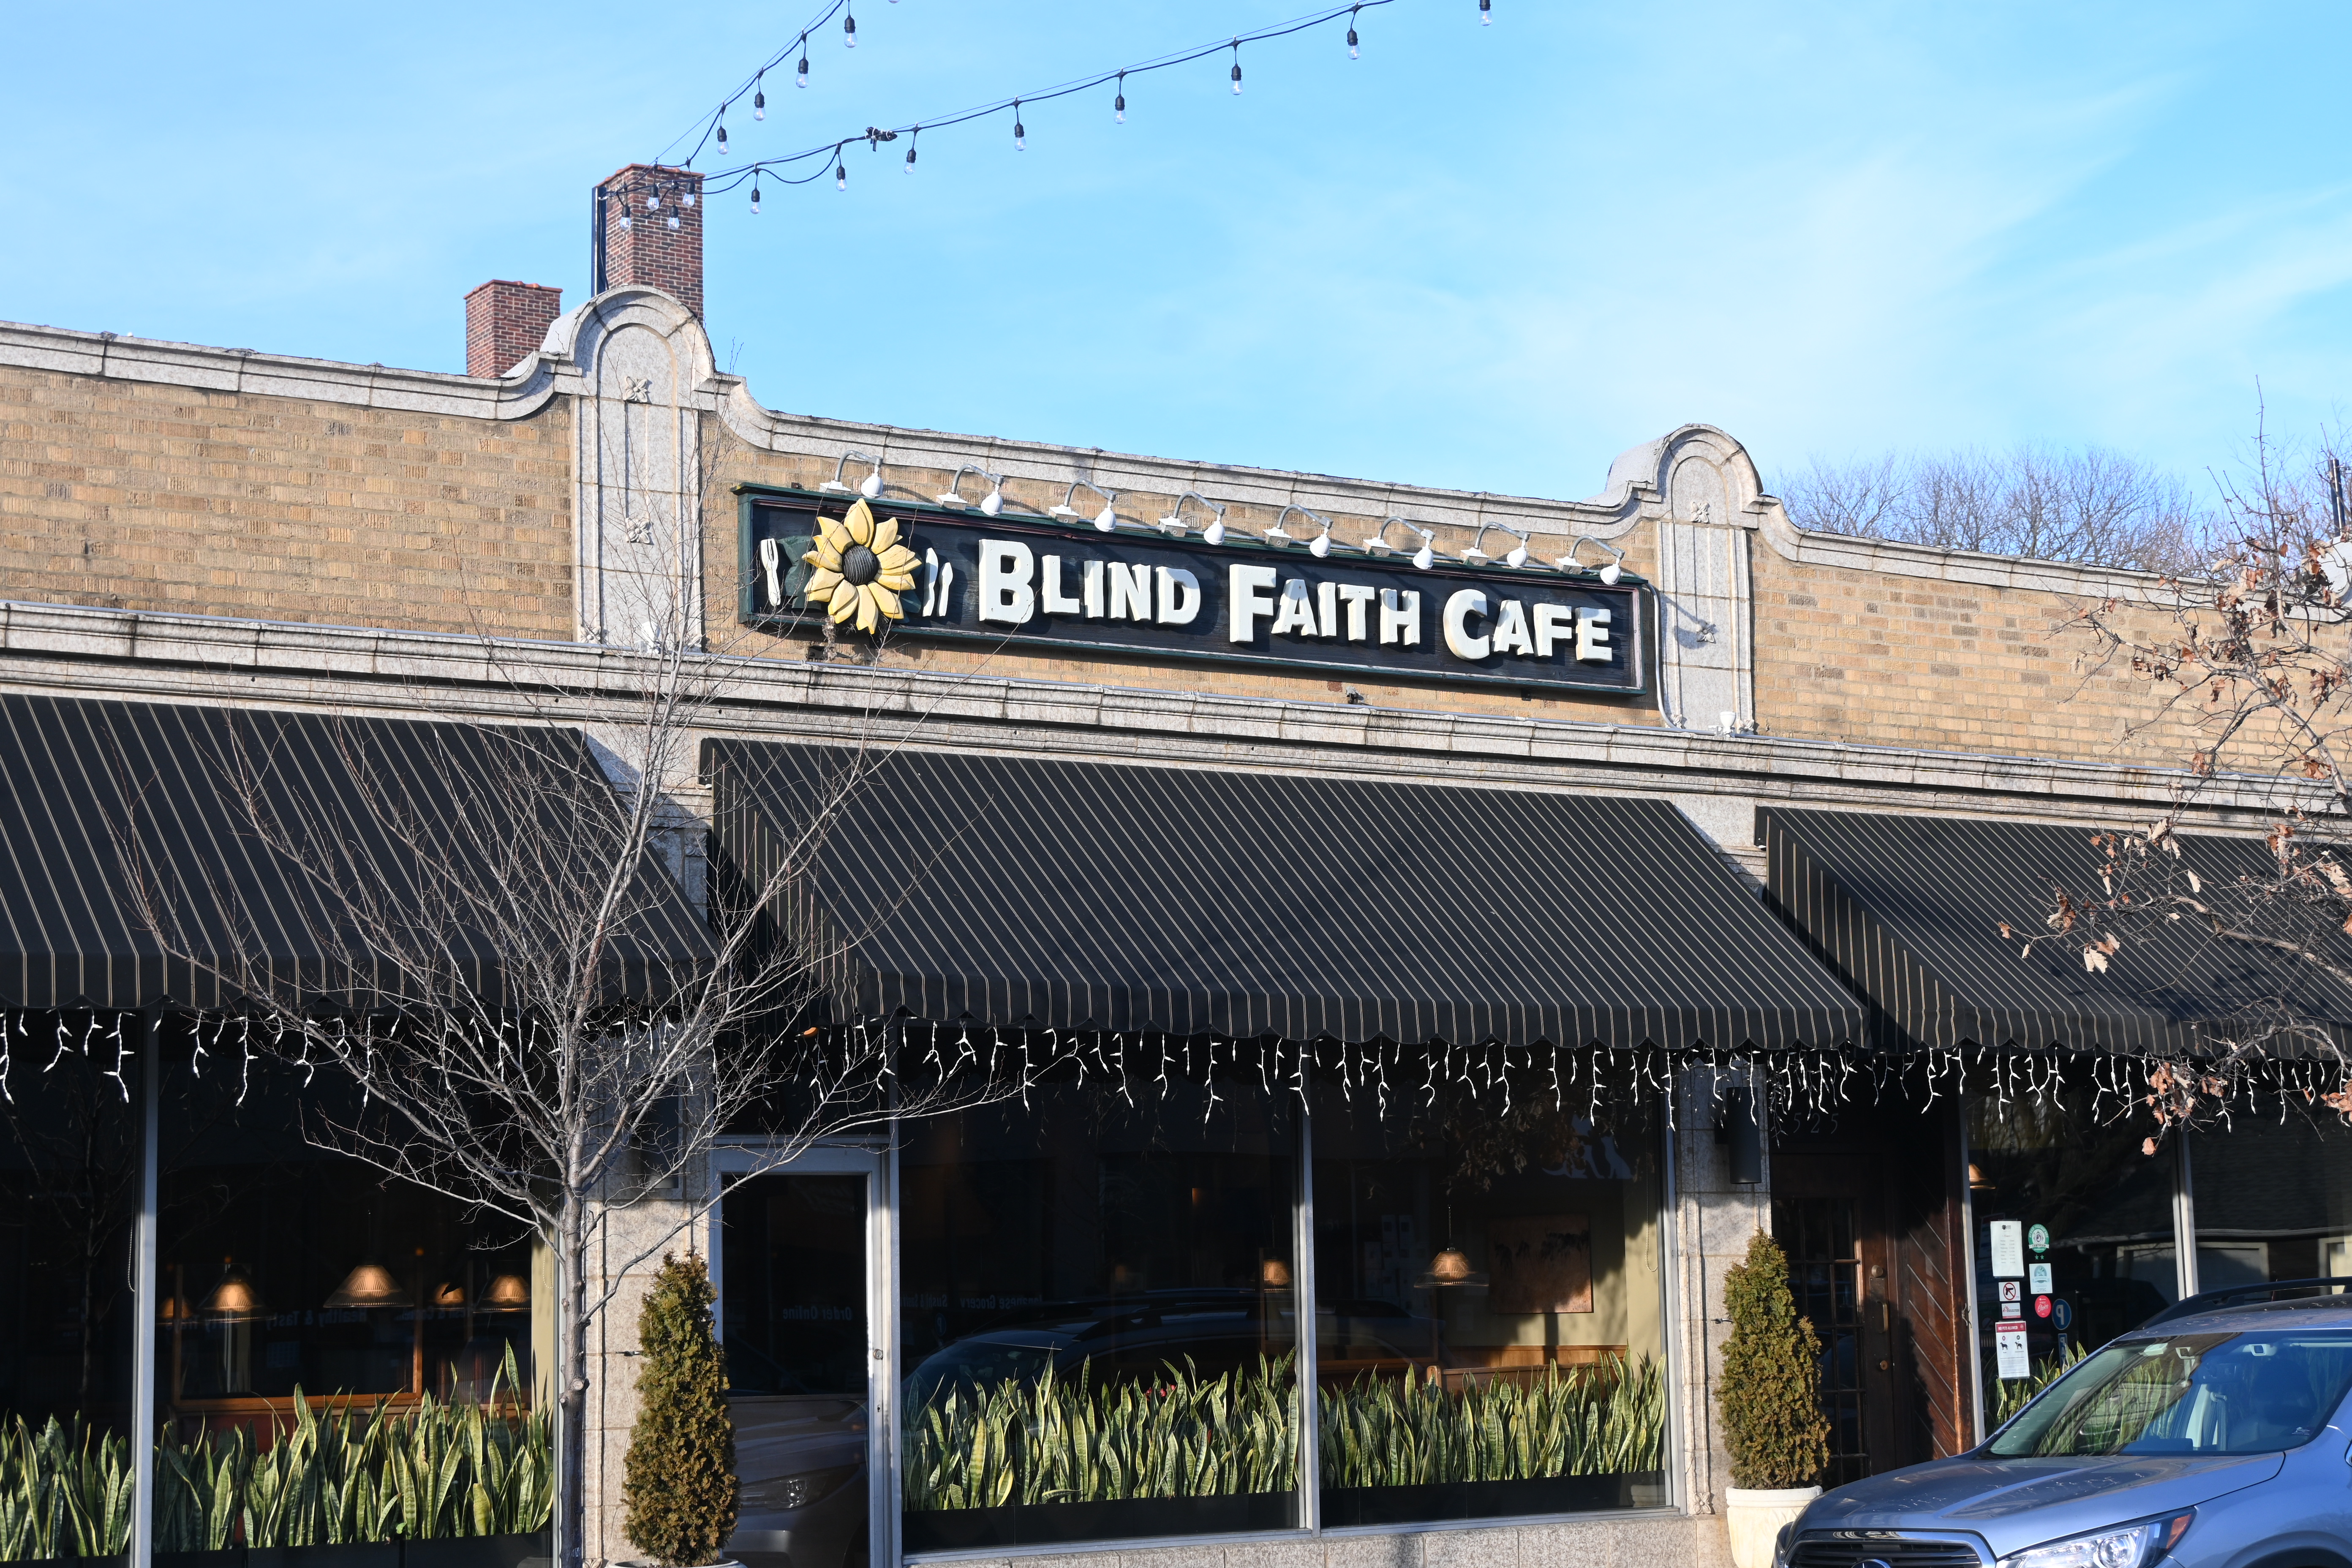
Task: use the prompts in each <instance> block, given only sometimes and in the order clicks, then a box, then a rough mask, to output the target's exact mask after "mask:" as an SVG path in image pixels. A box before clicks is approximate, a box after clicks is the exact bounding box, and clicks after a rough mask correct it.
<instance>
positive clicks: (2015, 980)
mask: <svg viewBox="0 0 2352 1568" xmlns="http://www.w3.org/2000/svg"><path fill="white" fill-rule="evenodd" d="M1756 817H1757V830H1758V835H1759V837H1761V838H1762V840H1763V842H1764V846H1765V851H1766V855H1767V858H1768V861H1769V871H1768V874H1767V881H1766V886H1767V889H1768V890H1769V893H1770V895H1771V897H1772V899H1773V900H1774V901H1776V902H1777V903H1778V904H1779V905H1780V908H1781V909H1782V910H1785V911H1786V912H1787V914H1788V916H1789V918H1790V921H1792V922H1793V923H1795V924H1796V925H1797V926H1798V927H1799V929H1801V930H1802V931H1804V932H1805V934H1806V935H1807V937H1808V938H1810V939H1811V942H1812V943H1813V945H1814V948H1815V951H1817V952H1820V953H1821V954H1822V957H1823V958H1825V959H1826V960H1828V962H1829V963H1830V964H1831V965H1832V967H1834V968H1835V969H1836V970H1837V971H1838V972H1839V973H1842V974H1843V975H1844V976H1846V977H1847V979H1848V980H1849V981H1850V982H1851V983H1852V984H1853V986H1854V987H1855V988H1856V989H1857V990H1859V991H1860V992H1862V993H1863V994H1864V996H1866V997H1868V998H1869V999H1870V1001H1871V1002H1872V1004H1873V1005H1874V1007H1875V1008H1876V1009H1877V1016H1875V1017H1874V1020H1873V1036H1874V1039H1875V1040H1876V1041H1877V1043H1879V1044H1881V1045H1883V1046H1886V1047H1892V1048H1897V1049H1901V1048H1918V1047H1925V1046H1934V1047H1954V1046H1961V1045H1973V1046H1982V1047H2022V1048H2026V1049H2032V1050H2043V1049H2063V1050H2077V1051H2096V1052H2124V1053H2133V1054H2138V1053H2146V1052H2159V1053H2166V1054H2172V1053H2185V1054H2189V1055H2197V1054H2201V1053H2202V1051H2203V1049H2204V1048H2205V1047H2207V1046H2208V1045H2209V1044H2210V1043H2211V1042H2213V1041H2215V1040H2217V1039H2220V1038H2222V1037H2231V1036H2237V1035H2242V1034H2243V1033H2244V1032H2245V1030H2246V1028H2247V1027H2248V1026H2250V1024H2253V1023H2255V1022H2257V1021H2259V1020H2260V1019H2263V1018H2265V1017H2276V1016H2278V1015H2279V1011H2280V1009H2281V1008H2282V1007H2284V1009H2285V1010H2286V1011H2287V1012H2290V1013H2292V1014H2294V1016H2298V1017H2301V1018H2304V1019H2308V1020H2317V1021H2321V1022H2322V1023H2323V1026H2330V1027H2332V1028H2333V1029H2334V1031H2335V1032H2336V1035H2337V1036H2338V1037H2339V1039H2343V1040H2345V1041H2346V1042H2347V1044H2352V990H2347V988H2346V987H2344V986H2343V985H2341V984H2338V983H2337V982H2336V981H2335V980H2333V979H2331V978H2329V977H2328V976H2327V975H2326V973H2323V972H2321V971H2318V970H2316V969H2314V968H2312V967H2311V966H2310V965H2307V964H2294V963H2287V962H2284V961H2281V960H2277V959H2274V958H2273V957H2271V956H2269V955H2268V954H2266V953H2264V952H2260V951H2258V950H2252V949H2249V948H2247V947H2246V946H2244V945H2243V944H2241V943H2232V942H2224V941H2222V940H2221V939H2219V938H2216V937H2215V936H2213V935H2212V934H2211V932H2210V931H2209V930H2208V929H2207V928H2205V927H2203V926H2200V925H2196V924H2194V923H2192V922H2189V921H2180V922H2177V923H2173V924H2168V925H2167V926H2166V927H2164V928H2163V929H2162V930H2160V931H2156V932H2152V933H2148V934H2147V935H2136V936H2135V937H2134V939H2133V940H2132V941H2131V942H2128V943H2126V945H2124V946H2123V947H2121V948H2120V949H2119V950H2118V951H2117V952H2116V953H2115V954H2114V955H2113V957H2111V958H2110V959H2109V961H2108V966H2107V968H2106V970H2105V972H2104V973H2092V972H2090V971H2088V970H2086V969H2085V968H2084V964H2083V962H2082V958H2081V954H2080V951H2079V949H2078V948H2069V947H2066V946H2064V945H2063V944H2052V945H2048V946H2044V947H2038V948H2036V949H2035V950H2034V951H2033V952H2032V954H2031V955H2030V956H2028V955H2026V954H2024V953H2023V952H2021V949H2022V947H2023V940H2022V939H2023V937H2024V936H2025V935H2026V934H2030V933H2033V932H2039V931H2047V930H2048V929H2049V928H2048V927H2047V926H2046V925H2045V924H2044V921H2045V919H2046V917H2047V916H2048V915H2049V913H2050V911H2051V910H2052V908H2053V889H2056V888H2060V887H2065V888H2070V889H2076V890H2077V891H2078V892H2079V891H2080V890H2081V889H2084V887H2085V886H2089V887H2092V888H2095V887H2096V885H2097V879H2098V867H2099V863H2100V858H2101V856H2100V852H2099V851H2098V850H2097V849H2096V848H2095V847H2094V846H2093V845H2092V843H2091V838H2092V836H2093V834H2094V833H2095V832H2096V831H2097V830H2096V829H2094V828H2088V827H2066V826H2049V825H2044V824H2038V823H2020V822H1987V821H1973V820H1968V819H1963V818H1956V817H1941V816H1907V815H1896V814H1892V813H1889V814H1876V813H1863V812H1844V811H1803V810H1792V809H1787V808H1783V807H1779V806H1768V807H1764V808H1761V809H1759V811H1758V812H1757V814H1756ZM2180 842H2181V846H2182V850H2183V854H2184V855H2185V856H2186V857H2187V858H2188V862H2189V865H2190V866H2191V867H2192V868H2194V869H2195V870H2196V871H2197V872H2198V874H2199V875H2200V877H2201V878H2203V879H2205V880H2206V882H2207V883H2209V884H2210V885H2211V886H2213V887H2214V888H2215V889H2216V890H2217V896H2223V897H2226V896H2227V894H2226V892H2223V891H2221V890H2222V889H2227V888H2228V887H2230V886H2231V885H2232V884H2234V883H2235V882H2236V881H2237V879H2238V878H2239V877H2240V876H2241V875H2252V876H2257V877H2258V876H2260V875H2261V873H2262V871H2263V865H2264V863H2265V861H2266V858H2267V857H2266V855H2265V852H2264V850H2263V843H2262V841H2261V840H2260V839H2252V838H2242V837H2226V836H2222V835H2212V834H2189V835H2184V836H2182V837H2181V840H2180ZM2004 922H2005V923H2007V924H2008V926H2009V927H2010V928H2011V930H2012V931H2016V932H2018V933H2019V935H2018V936H2017V937H2013V938H2004V937H2003V936H2002V935H2001V926H2002V925H2003V923H2004ZM2320 940H2323V941H2325V940H2328V939H2326V938H2324V937H2323V938H2322V939H2320ZM2339 947H2342V948H2343V950H2344V951H2343V952H2342V953H2341V956H2342V957H2343V958H2345V959H2346V960H2347V961H2352V945H2346V944H2342V943H2340V941H2339ZM2330 1021H2332V1023H2331V1022H2330Z"/></svg>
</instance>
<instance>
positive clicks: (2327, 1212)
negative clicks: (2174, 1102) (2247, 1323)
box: [2189, 1100, 2352, 1290]
mask: <svg viewBox="0 0 2352 1568" xmlns="http://www.w3.org/2000/svg"><path fill="white" fill-rule="evenodd" d="M2280 1110H2281V1108H2280V1107H2279V1105H2278V1104H2277V1103H2276V1102H2275V1101H2274V1100H2257V1101H2256V1102H2255V1103H2253V1104H2251V1105H2248V1106H2246V1107H2245V1108H2244V1113H2243V1114H2242V1115H2239V1116H2236V1117H2233V1118H2232V1119H2231V1123H2230V1125H2229V1126H2228V1127H2226V1128H2217V1129H2215V1130H2213V1131H2208V1132H2201V1133H2193V1134H2191V1135H2190V1137H2189V1180H2190V1183H2191V1184H2192V1186H2193V1188H2194V1190H2195V1194H2196V1207H2195V1213H2196V1216H2197V1288H2198V1289H2200V1290H2224V1289H2229V1288H2230V1287H2231V1286H2233V1285H2256V1284H2261V1283H2263V1282H2264V1281H2267V1280H2273V1279H2327V1278H2339V1277H2352V1128H2347V1127H2346V1126H2345V1125H2344V1123H2343V1121H2341V1120H2340V1119H2338V1118H2337V1117H2336V1114H2335V1113H2334V1112H2332V1111H2327V1110H2322V1111H2320V1112H2319V1114H2318V1115H2317V1116H2313V1115H2311V1114H2310V1113H2309V1112H2308V1111H2306V1110H2305V1109H2304V1108H2303V1107H2301V1106H2298V1105H2294V1104H2290V1105H2288V1106H2287V1107H2286V1108H2285V1114H2284V1115H2283V1116H2282V1115H2281V1114H2280Z"/></svg>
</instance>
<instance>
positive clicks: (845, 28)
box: [841, 12, 857, 49]
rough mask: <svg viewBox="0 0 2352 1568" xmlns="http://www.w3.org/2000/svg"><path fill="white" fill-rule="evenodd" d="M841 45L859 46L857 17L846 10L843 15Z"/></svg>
mask: <svg viewBox="0 0 2352 1568" xmlns="http://www.w3.org/2000/svg"><path fill="white" fill-rule="evenodd" d="M841 47H843V48H845V49H854V48H856V47H857V18H856V16H852V15H850V14H849V13H848V12H843V13H842V17H841Z"/></svg>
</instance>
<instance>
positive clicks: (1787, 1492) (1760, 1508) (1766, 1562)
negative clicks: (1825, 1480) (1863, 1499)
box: [1723, 1487, 1822, 1568]
mask: <svg viewBox="0 0 2352 1568" xmlns="http://www.w3.org/2000/svg"><path fill="white" fill-rule="evenodd" d="M1821 1495H1822V1489H1821V1488H1819V1487H1778V1488H1775V1489H1772V1490H1769V1491H1761V1490H1758V1491H1750V1490H1748V1489H1746V1488H1743V1487H1726V1488H1724V1489H1723V1522H1724V1525H1725V1527H1726V1528H1727V1530H1729V1531H1730V1532H1731V1565H1732V1568H1772V1545H1773V1542H1775V1541H1777V1540H1778V1539H1779V1538H1780V1527H1781V1526H1782V1525H1784V1524H1789V1523H1791V1522H1793V1521H1795V1519H1796V1517H1797V1516H1798V1515H1799V1514H1801V1513H1802V1512H1804V1511H1805V1505H1806V1504H1807V1503H1809V1502H1811V1501H1812V1500H1814V1499H1815V1498H1817V1497H1819V1496H1821Z"/></svg>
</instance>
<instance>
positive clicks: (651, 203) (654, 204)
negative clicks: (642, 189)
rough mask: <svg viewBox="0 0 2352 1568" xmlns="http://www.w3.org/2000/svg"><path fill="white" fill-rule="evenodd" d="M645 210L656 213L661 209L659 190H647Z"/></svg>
mask: <svg viewBox="0 0 2352 1568" xmlns="http://www.w3.org/2000/svg"><path fill="white" fill-rule="evenodd" d="M646 211H647V212H649V213H657V212H659V211H661V193H660V192H659V191H648V192H646Z"/></svg>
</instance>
